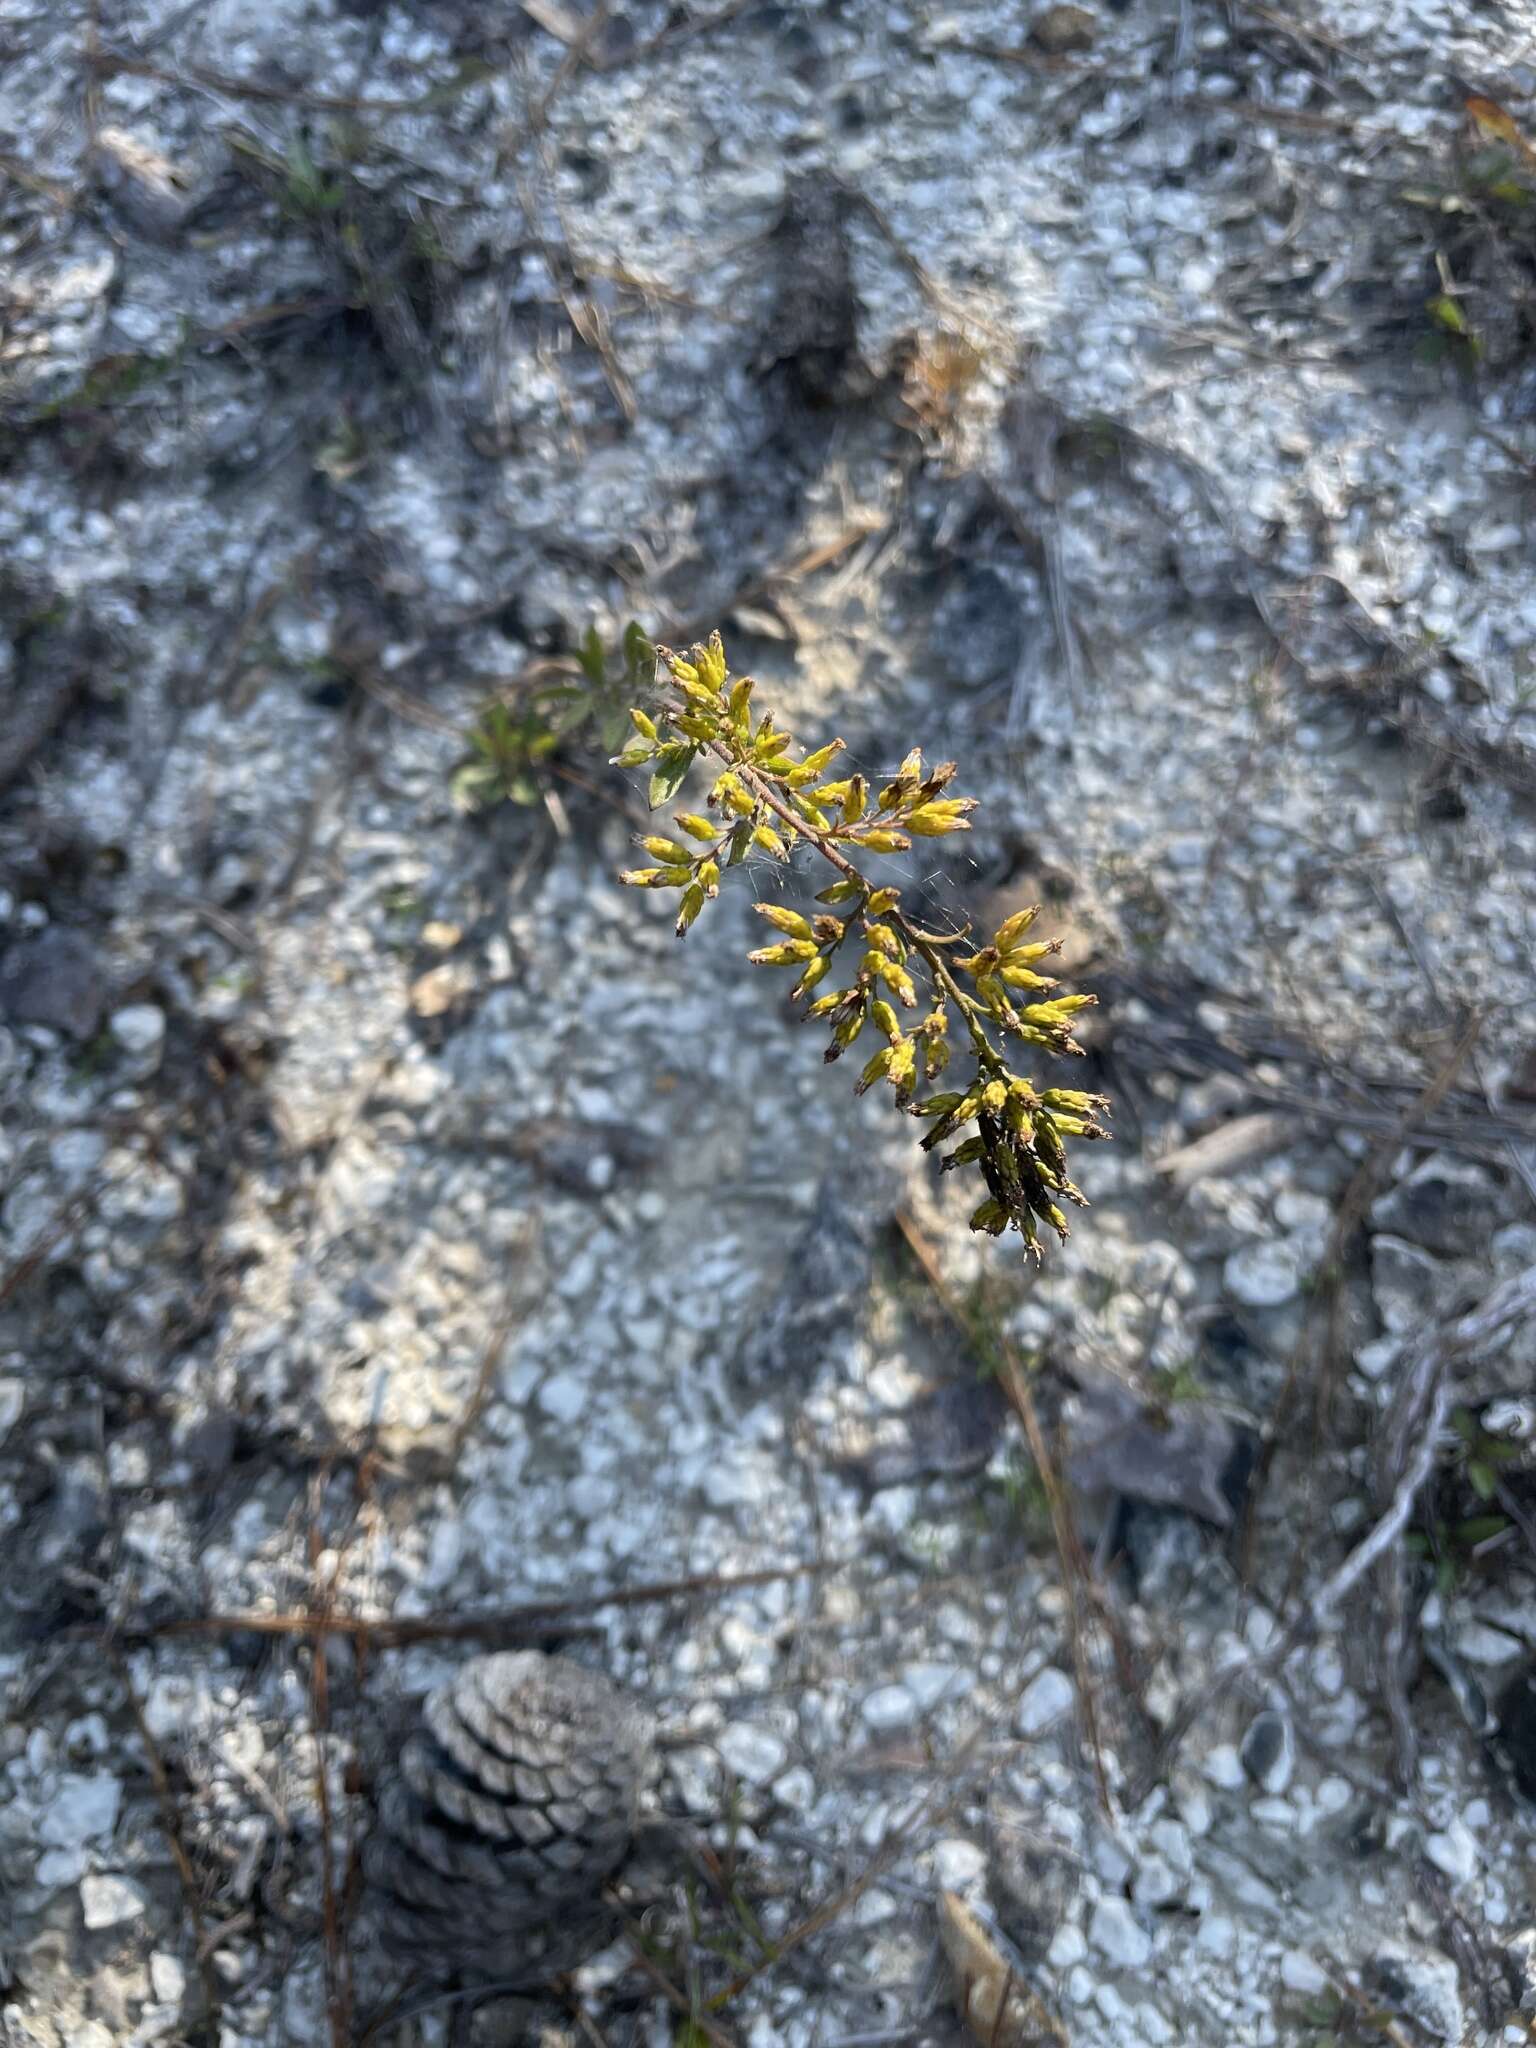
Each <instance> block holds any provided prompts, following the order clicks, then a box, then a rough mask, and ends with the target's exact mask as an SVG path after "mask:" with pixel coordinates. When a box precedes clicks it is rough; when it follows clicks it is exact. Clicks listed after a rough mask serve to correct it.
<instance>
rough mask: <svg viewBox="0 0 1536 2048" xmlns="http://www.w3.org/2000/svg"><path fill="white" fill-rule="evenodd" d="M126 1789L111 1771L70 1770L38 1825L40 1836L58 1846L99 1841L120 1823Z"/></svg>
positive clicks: (58, 1847)
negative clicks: (86, 1771) (124, 1789)
mask: <svg viewBox="0 0 1536 2048" xmlns="http://www.w3.org/2000/svg"><path fill="white" fill-rule="evenodd" d="M122 1803H123V1788H122V1786H121V1785H119V1783H118V1782H117V1780H116V1778H114V1777H113V1776H112V1775H111V1774H110V1773H109V1772H107V1771H93V1772H92V1773H91V1774H90V1776H88V1777H87V1776H84V1775H82V1774H81V1773H79V1772H75V1771H66V1772H65V1773H64V1775H63V1776H62V1777H61V1778H60V1779H59V1785H58V1790H57V1791H56V1792H55V1793H54V1795H53V1797H52V1798H51V1799H50V1800H49V1801H48V1805H47V1809H46V1811H45V1812H44V1814H43V1816H42V1818H41V1819H40V1820H39V1822H38V1824H37V1833H38V1839H39V1840H40V1841H44V1842H47V1843H48V1844H49V1845H50V1847H52V1848H56V1849H74V1848H78V1847H79V1846H80V1845H81V1844H82V1843H84V1842H94V1841H99V1840H100V1838H101V1837H102V1836H103V1835H110V1834H111V1832H112V1830H113V1828H115V1827H116V1825H117V1816H118V1811H119V1809H120V1808H121V1806H122Z"/></svg>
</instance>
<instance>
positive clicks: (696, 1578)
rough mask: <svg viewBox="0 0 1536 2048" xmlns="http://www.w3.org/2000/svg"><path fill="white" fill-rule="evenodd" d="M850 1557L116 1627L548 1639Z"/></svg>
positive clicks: (153, 1636)
mask: <svg viewBox="0 0 1536 2048" xmlns="http://www.w3.org/2000/svg"><path fill="white" fill-rule="evenodd" d="M852 1562H854V1560H852V1559H850V1558H826V1559H819V1560H815V1561H813V1562H811V1563H809V1564H792V1565H773V1566H768V1567H765V1568H764V1569H763V1570H762V1571H755V1572H695V1573H693V1574H691V1575H690V1576H689V1577H687V1578H682V1579H657V1580H653V1581H651V1582H649V1583H648V1584H645V1585H640V1586H610V1587H604V1588H600V1589H599V1590H598V1591H597V1592H595V1593H581V1594H573V1595H572V1596H571V1597H570V1598H569V1599H565V1600H531V1601H529V1602H528V1603H527V1604H526V1605H525V1606H522V1607H504V1608H499V1609H497V1610H495V1611H494V1612H492V1613H489V1614H462V1615H421V1616H416V1617H412V1618H411V1619H409V1620H405V1621H397V1620H394V1619H392V1618H391V1617H390V1616H389V1615H382V1614H381V1615H360V1614H338V1613H336V1612H335V1610H334V1608H327V1609H323V1610H322V1611H321V1612H320V1613H318V1614H315V1613H307V1612H306V1613H276V1614H268V1613H264V1612H263V1611H262V1610H260V1609H258V1608H248V1609H239V1608H236V1609H231V1610H228V1611H225V1612H223V1613H219V1614H194V1615H184V1616H181V1617H180V1618H178V1619H177V1620H174V1621H164V1622H157V1623H156V1624H155V1625H154V1626H153V1627H150V1628H145V1629H138V1630H135V1629H133V1628H131V1627H129V1628H125V1629H122V1630H120V1631H119V1634H120V1635H123V1636H128V1637H130V1638H136V1639H139V1640H157V1639H161V1638H165V1637H171V1636H225V1635H240V1634H249V1635H260V1636H313V1635H315V1634H316V1633H319V1634H321V1635H332V1636H350V1637H351V1638H352V1640H353V1641H354V1642H357V1643H358V1644H360V1645H362V1646H365V1647H367V1648H369V1649H373V1650H400V1649H405V1648H407V1647H408V1646H409V1645H410V1644H412V1643H441V1642H478V1641H482V1640H497V1639H501V1640H504V1641H509V1642H527V1641H530V1640H533V1641H542V1640H547V1639H548V1637H550V1636H551V1635H562V1636H563V1635H567V1634H569V1633H570V1631H569V1630H567V1629H565V1628H563V1627H561V1626H559V1624H561V1623H563V1622H565V1621H567V1620H571V1619H574V1618H575V1617H577V1616H579V1615H584V1614H596V1613H598V1612H599V1611H600V1610H601V1609H602V1608H604V1607H645V1606H649V1605H650V1604H652V1603H653V1602H655V1601H659V1600H689V1599H696V1598H699V1597H700V1596H703V1595H710V1594H717V1593H729V1592H732V1591H734V1590H735V1589H736V1588H738V1587H745V1586H771V1585H777V1584H779V1583H781V1582H782V1581H784V1580H787V1579H805V1578H815V1577H819V1576H821V1575H822V1574H823V1573H825V1572H836V1571H842V1570H844V1569H845V1568H846V1567H847V1566H848V1565H849V1564H851V1563H852Z"/></svg>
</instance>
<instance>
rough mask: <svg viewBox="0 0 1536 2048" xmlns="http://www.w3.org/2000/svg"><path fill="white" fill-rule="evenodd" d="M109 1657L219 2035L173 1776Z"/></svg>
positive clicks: (216, 1998) (111, 1653) (119, 1662)
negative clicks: (151, 1790)
mask: <svg viewBox="0 0 1536 2048" xmlns="http://www.w3.org/2000/svg"><path fill="white" fill-rule="evenodd" d="M107 1655H108V1657H109V1658H110V1659H111V1662H112V1667H113V1669H114V1670H115V1671H116V1673H117V1678H118V1683H119V1684H120V1685H121V1686H122V1688H123V1692H124V1694H125V1696H126V1698H127V1701H128V1711H129V1712H130V1713H131V1714H132V1715H133V1724H134V1727H135V1728H136V1729H137V1730H138V1735H139V1741H140V1743H141V1744H142V1746H143V1750H144V1761H145V1764H146V1766H147V1768H148V1770H149V1780H150V1783H151V1784H152V1785H153V1786H154V1788H155V1801H156V1804H157V1805H158V1807H159V1809H160V1830H161V1833H162V1834H163V1835H164V1836H165V1840H166V1846H167V1847H168V1848H169V1850H170V1852H171V1861H172V1862H173V1863H174V1864H175V1866H176V1880H177V1883H178V1884H179V1885H180V1886H181V1897H182V1903H183V1905H184V1906H185V1907H186V1913H187V1924H188V1926H189V1927H190V1928H191V1929H192V1941H193V1946H194V1948H195V1950H196V1956H197V1973H198V1977H199V1979H200V1980H201V1982H202V1987H203V2005H204V2010H205V2014H206V2018H207V2021H208V2027H209V2031H210V2032H211V2033H213V2034H214V2035H215V2036H216V2035H217V2034H218V2033H219V2032H220V2027H219V2016H220V2012H221V2010H222V2007H223V1994H222V1992H221V1989H220V1986H219V1973H218V1971H217V1970H216V1969H215V1968H214V1966H213V1950H214V1947H215V1945H216V1937H215V1940H213V1941H211V1940H210V1939H209V1928H208V1921H207V1916H206V1915H205V1914H204V1912H203V1901H202V1895H201V1894H200V1892H199V1891H198V1888H197V1873H196V1872H195V1871H194V1870H193V1868H192V1859H191V1857H190V1856H189V1855H188V1854H187V1842H186V1835H185V1832H184V1831H183V1828H182V1825H181V1810H180V1808H179V1807H178V1806H177V1804H176V1794H175V1793H174V1791H173V1790H172V1789H171V1780H170V1774H169V1772H168V1771H167V1770H166V1768H165V1758H164V1757H163V1756H162V1755H161V1754H160V1745H159V1743H158V1742H156V1740H155V1738H154V1735H153V1733H152V1732H151V1730H150V1726H149V1723H148V1721H147V1720H146V1719H145V1718H144V1706H143V1702H142V1701H141V1700H140V1698H139V1695H138V1693H137V1691H136V1690H135V1688H134V1683H133V1679H132V1677H131V1676H130V1675H129V1671H128V1666H127V1665H126V1664H125V1663H124V1661H123V1658H122V1656H121V1654H120V1653H119V1652H118V1651H117V1650H116V1649H115V1648H114V1647H111V1646H109V1647H108V1650H107Z"/></svg>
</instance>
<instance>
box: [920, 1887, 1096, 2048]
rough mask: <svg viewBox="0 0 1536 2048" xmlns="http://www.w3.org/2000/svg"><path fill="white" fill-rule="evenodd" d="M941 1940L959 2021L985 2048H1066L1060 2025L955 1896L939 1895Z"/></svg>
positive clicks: (1063, 2032) (953, 1894)
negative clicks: (953, 1983)
mask: <svg viewBox="0 0 1536 2048" xmlns="http://www.w3.org/2000/svg"><path fill="white" fill-rule="evenodd" d="M939 1940H940V1942H941V1943H942V1945H943V1949H944V1954H945V1956H946V1957H947V1958H948V1960H949V1967H950V1969H951V1970H952V1971H953V1972H954V1979H955V2004H956V2006H957V2008H958V2009H959V2012H960V2016H961V2018H962V2019H963V2020H964V2021H965V2023H966V2025H967V2026H968V2027H969V2028H970V2030H971V2032H972V2034H974V2035H975V2037H976V2039H977V2040H978V2041H980V2042H983V2043H984V2044H985V2048H1057V2044H1060V2048H1066V2040H1067V2036H1066V2033H1065V2031H1064V2030H1063V2028H1062V2025H1061V2022H1060V2021H1059V2020H1058V2019H1057V2018H1056V2017H1055V2015H1054V2014H1053V2013H1052V2012H1051V2011H1050V2010H1049V2008H1048V2007H1047V2006H1046V2005H1045V2004H1044V2003H1043V2001H1042V2000H1040V1999H1039V1998H1037V1997H1036V1996H1035V1994H1034V1992H1033V1991H1031V1990H1030V1988H1029V1986H1028V1985H1027V1984H1026V1983H1025V1982H1024V1981H1023V1979H1022V1978H1021V1977H1020V1976H1019V1973H1018V1971H1017V1970H1015V1969H1014V1968H1013V1966H1012V1964H1011V1963H1009V1962H1008V1960H1007V1958H1006V1957H1005V1956H1004V1955H1003V1954H1002V1953H1001V1951H1000V1950H999V1949H998V1946H997V1944H996V1942H995V1941H994V1940H993V1939H992V1936H991V1935H990V1934H989V1933H988V1931H987V1929H986V1928H985V1927H984V1926H983V1925H982V1923H981V1921H980V1920H979V1919H978V1918H977V1916H976V1915H975V1914H974V1913H973V1912H972V1911H971V1909H970V1907H969V1906H968V1905H967V1904H966V1903H965V1901H964V1899H962V1898H961V1897H960V1895H959V1893H958V1892H940V1893H939Z"/></svg>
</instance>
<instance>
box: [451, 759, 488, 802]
mask: <svg viewBox="0 0 1536 2048" xmlns="http://www.w3.org/2000/svg"><path fill="white" fill-rule="evenodd" d="M448 793H449V795H450V796H451V797H452V798H453V801H454V802H455V803H456V804H457V805H458V806H459V808H460V809H461V810H465V811H482V810H485V809H486V808H487V807H488V806H489V805H491V804H494V803H496V802H497V801H499V799H500V796H501V776H500V775H499V773H498V772H497V771H496V769H494V768H492V767H490V766H489V765H488V764H487V763H486V762H484V761H466V762H465V764H464V765H463V767H462V768H456V769H455V770H454V772H453V775H452V777H451V778H450V780H449V784H448Z"/></svg>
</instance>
